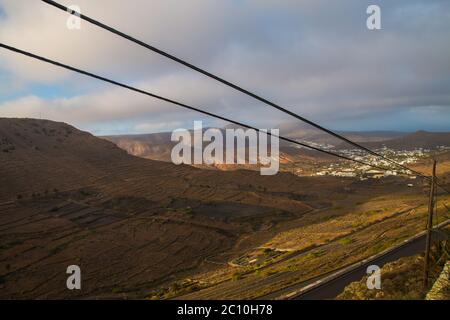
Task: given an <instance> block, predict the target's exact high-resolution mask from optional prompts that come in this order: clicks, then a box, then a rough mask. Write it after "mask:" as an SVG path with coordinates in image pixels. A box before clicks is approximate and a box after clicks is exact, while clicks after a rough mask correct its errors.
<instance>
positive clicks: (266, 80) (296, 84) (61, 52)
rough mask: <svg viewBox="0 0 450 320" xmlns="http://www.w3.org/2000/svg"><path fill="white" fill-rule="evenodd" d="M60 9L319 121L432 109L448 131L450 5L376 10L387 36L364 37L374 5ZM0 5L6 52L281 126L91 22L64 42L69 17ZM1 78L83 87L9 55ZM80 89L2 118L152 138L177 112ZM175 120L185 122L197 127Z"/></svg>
mask: <svg viewBox="0 0 450 320" xmlns="http://www.w3.org/2000/svg"><path fill="white" fill-rule="evenodd" d="M61 2H62V3H64V4H73V3H74V2H75V3H76V4H78V5H79V6H80V7H81V9H82V11H83V12H84V13H86V14H87V15H92V16H94V17H98V19H99V20H102V21H105V22H107V23H110V24H112V25H114V26H116V27H117V28H119V29H122V30H124V31H126V32H129V33H131V34H133V35H136V37H138V38H140V39H143V40H145V41H148V42H150V43H152V44H154V45H155V46H158V47H161V48H163V49H165V50H168V51H169V52H172V53H174V54H176V55H179V56H182V57H185V58H186V59H187V60H189V61H191V62H193V63H195V64H197V65H200V66H202V67H205V68H208V69H210V70H212V71H214V72H216V73H218V74H220V75H223V76H224V77H225V78H227V79H229V80H232V81H235V82H238V83H240V84H242V85H243V86H245V87H247V88H250V89H252V90H255V91H256V92H259V93H262V94H263V95H264V96H267V97H268V98H271V99H274V100H276V101H278V102H280V103H282V104H283V105H286V106H287V107H289V108H290V109H292V110H294V111H297V112H299V113H301V114H303V115H306V116H309V117H312V118H313V119H315V120H319V121H322V122H325V123H334V122H336V123H339V121H341V120H342V121H343V123H348V120H349V119H362V121H364V119H365V118H371V117H380V115H382V114H386V115H389V114H393V115H394V114H398V112H399V111H402V110H410V111H411V110H413V109H414V110H420V109H421V108H423V110H429V108H430V107H435V109H433V110H438V112H437V113H436V115H435V117H437V118H442V117H447V118H448V119H449V120H450V42H449V41H448V38H449V35H450V2H449V1H438V0H422V1H418V0H408V1H406V0H399V1H386V0H385V1H377V3H378V4H379V5H380V6H381V8H382V27H383V29H382V30H381V31H375V32H370V31H368V30H367V29H366V27H365V19H366V13H365V9H366V7H367V5H368V4H370V2H369V1H361V0H351V1H324V0H319V1H317V0H315V1H312V0H308V1H268V0H258V1H257V0H248V1H209V0H189V1H177V0H170V1H167V0H164V1H163V0H161V1H156V0H152V1H144V0H134V1H129V2H128V3H131V5H129V6H127V7H124V2H123V1H119V0H108V1H100V0H99V1H87V0H84V1H81V0H79V1H61ZM0 6H1V7H2V8H3V10H4V12H5V14H6V17H5V18H3V19H2V20H0V39H1V41H2V42H3V41H4V42H6V43H10V44H13V45H17V46H18V47H21V48H26V49H29V50H31V51H33V52H36V53H40V54H44V55H46V56H49V57H52V58H55V59H57V60H62V61H64V62H67V63H71V64H74V65H76V66H79V67H83V68H86V69H89V70H92V71H95V72H99V73H102V74H105V75H108V76H111V77H115V78H119V79H124V80H126V81H129V82H131V83H136V84H138V85H139V86H141V87H142V86H143V87H144V88H146V89H149V90H153V91H155V92H157V93H164V94H166V95H168V96H170V97H174V98H177V99H182V100H183V101H186V102H188V103H192V104H196V105H200V106H205V107H207V108H208V109H209V110H211V111H214V112H217V113H221V114H225V115H233V116H235V117H236V118H238V119H239V120H242V119H243V118H245V119H246V120H247V121H246V122H249V123H253V124H261V125H267V123H268V122H269V121H267V119H270V120H271V121H272V122H273V124H274V125H276V124H277V123H278V122H280V121H284V120H286V117H284V116H282V115H280V114H279V113H277V112H275V111H270V110H266V109H264V111H262V110H263V109H262V108H263V107H261V106H260V105H258V104H257V103H255V101H252V100H251V99H248V98H246V97H242V96H240V95H237V94H236V93H234V92H233V91H232V90H229V89H227V88H223V87H221V86H219V85H217V84H215V83H211V81H210V80H207V79H205V78H204V77H202V76H199V75H195V74H192V73H189V72H188V71H187V70H186V69H185V68H183V67H181V66H177V65H175V64H174V63H171V62H169V61H167V60H164V59H163V58H160V57H158V56H156V55H154V54H151V53H149V52H147V51H145V50H143V49H141V48H138V47H136V46H134V45H132V44H130V43H127V42H126V41H124V40H121V39H117V38H115V37H114V36H112V35H111V34H108V33H107V32H105V31H101V30H99V29H96V28H95V27H92V26H89V25H87V24H86V23H83V24H82V29H81V30H80V31H69V30H67V29H66V28H65V23H66V19H67V16H66V15H65V14H64V13H62V12H59V11H57V10H55V9H52V8H50V7H48V6H46V5H43V4H41V3H40V2H39V1H33V2H30V1H24V0H19V1H17V0H15V1H13V0H0ZM33 13H34V14H33ZM0 67H3V68H5V69H6V70H8V72H9V73H10V74H11V75H12V79H13V80H15V81H18V82H25V83H28V84H30V83H47V84H52V83H57V84H61V83H62V82H63V83H67V84H68V85H70V83H71V82H75V81H77V82H78V81H81V80H80V77H79V76H73V75H72V74H70V73H68V72H65V71H61V70H57V69H55V68H53V67H48V66H45V65H42V64H39V63H36V62H33V61H29V60H27V59H24V58H20V57H16V56H14V55H11V54H6V53H4V52H0ZM82 81H83V83H82V84H81V85H80V87H81V89H80V94H79V97H71V98H67V99H66V98H63V97H62V98H57V99H51V100H47V99H40V98H36V97H33V95H34V94H30V96H29V97H23V98H21V100H16V101H8V102H4V103H3V105H0V115H4V116H9V115H14V114H16V115H17V116H19V115H20V116H23V115H29V116H32V115H36V114H37V113H42V112H44V111H45V110H46V111H45V112H46V113H47V114H51V116H52V117H54V118H58V120H64V121H68V122H76V123H79V124H89V125H92V126H95V123H103V124H104V123H107V122H108V121H116V120H124V121H135V122H136V123H137V122H139V123H141V124H142V123H145V124H146V125H147V126H148V128H151V127H152V123H153V124H157V123H160V122H161V121H166V119H167V121H168V122H173V121H170V119H171V118H172V120H173V117H174V112H176V111H178V110H177V109H173V108H172V109H171V111H170V112H171V113H169V115H170V116H167V114H166V112H167V110H169V109H168V108H167V106H164V107H163V106H162V104H160V103H158V102H152V101H148V98H144V97H136V95H135V94H129V93H126V92H123V91H122V90H121V89H114V88H109V87H101V89H100V90H99V92H97V93H95V94H92V93H89V92H92V91H91V90H89V87H90V86H97V85H98V84H97V83H96V82H95V81H93V80H92V81H91V80H89V81H87V80H82ZM83 86H84V89H85V91H86V92H83V90H82V88H83ZM11 90H12V89H11ZM0 94H2V93H1V91H0ZM68 110H70V112H68ZM255 115H257V117H256V116H255ZM179 116H180V117H183V119H182V120H181V121H185V120H186V119H187V118H189V117H194V116H191V115H190V114H187V113H185V114H180V115H179ZM197 118H198V117H197ZM136 119H138V120H136ZM430 121H433V120H432V119H431V120H430ZM139 123H137V124H136V125H139ZM449 123H450V121H449ZM421 125H423V124H421ZM430 125H431V126H432V124H430ZM141 127H145V125H142V126H141ZM449 130H450V128H449Z"/></svg>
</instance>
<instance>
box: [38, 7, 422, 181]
mask: <svg viewBox="0 0 450 320" xmlns="http://www.w3.org/2000/svg"><path fill="white" fill-rule="evenodd" d="M41 1H43V2H45V3H47V4H49V5H51V6H53V7H55V8H58V9H60V10H62V11H65V12H67V13H69V14H72V15H76V16H77V17H79V18H81V19H83V20H85V21H87V22H89V23H91V24H93V25H95V26H97V27H100V28H102V29H105V30H107V31H109V32H112V33H113V34H115V35H117V36H119V37H122V38H124V39H127V40H129V41H131V42H134V43H135V44H137V45H139V46H141V47H144V48H146V49H148V50H151V51H153V52H155V53H157V54H160V55H162V56H164V57H166V58H168V59H170V60H172V61H175V62H177V63H180V64H182V65H184V66H186V67H188V68H190V69H192V70H195V71H197V72H199V73H201V74H203V75H205V76H207V77H209V78H212V79H214V80H216V81H219V82H221V83H223V84H225V85H227V86H229V87H231V88H233V89H235V90H237V91H240V92H241V93H244V94H246V95H248V96H250V97H252V98H254V99H256V100H259V101H260V102H263V103H264V104H266V105H269V106H271V107H273V108H275V109H277V110H279V111H282V112H284V113H286V114H288V115H290V116H292V117H294V118H296V119H298V120H300V121H303V122H305V123H307V124H309V125H311V126H313V127H315V128H316V129H319V130H321V131H324V132H326V133H328V134H330V135H332V136H334V137H335V138H338V139H340V140H342V141H344V142H346V143H348V144H350V145H352V146H354V147H356V148H358V149H361V150H364V151H366V152H368V153H370V154H371V155H373V156H376V157H379V158H382V159H384V160H386V161H388V162H390V163H392V164H394V165H396V166H398V167H401V168H403V169H405V170H409V171H411V172H414V173H415V174H416V175H420V176H422V177H425V175H423V174H422V173H420V172H418V171H415V170H412V169H410V168H408V167H406V166H404V165H403V164H401V163H398V162H396V161H394V160H392V159H390V158H388V157H385V156H383V155H382V154H379V153H377V152H375V151H373V150H370V149H369V148H367V147H364V146H362V145H360V144H358V143H356V142H354V141H352V140H350V139H348V138H346V137H344V136H343V135H341V134H339V133H336V132H334V131H332V130H330V129H327V128H325V127H323V126H321V125H319V124H317V123H315V122H313V121H311V120H308V119H306V118H304V117H302V116H300V115H298V114H296V113H294V112H293V111H290V110H288V109H286V108H283V107H281V106H280V105H278V104H276V103H274V102H272V101H269V100H267V99H266V98H263V97H261V96H260V95H257V94H255V93H253V92H251V91H249V90H247V89H244V88H242V87H241V86H239V85H237V84H234V83H232V82H230V81H227V80H225V79H223V78H221V77H219V76H217V75H215V74H212V73H210V72H208V71H206V70H204V69H202V68H200V67H197V66H195V65H193V64H191V63H189V62H187V61H185V60H183V59H180V58H178V57H176V56H174V55H172V54H170V53H167V52H165V51H163V50H161V49H158V48H156V47H154V46H152V45H150V44H148V43H145V42H143V41H141V40H138V39H136V38H134V37H132V36H130V35H128V34H126V33H124V32H122V31H119V30H117V29H115V28H113V27H111V26H108V25H106V24H104V23H102V22H100V21H98V20H95V19H93V18H90V17H88V16H86V15H84V14H81V13H80V12H76V11H75V10H71V9H70V8H68V7H66V6H64V5H62V4H60V3H57V2H55V1H52V0H41ZM428 179H429V177H428Z"/></svg>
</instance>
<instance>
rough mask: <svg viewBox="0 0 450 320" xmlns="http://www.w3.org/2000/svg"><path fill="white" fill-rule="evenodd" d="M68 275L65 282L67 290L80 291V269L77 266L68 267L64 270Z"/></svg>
mask: <svg viewBox="0 0 450 320" xmlns="http://www.w3.org/2000/svg"><path fill="white" fill-rule="evenodd" d="M66 273H67V274H70V276H69V277H67V280H66V287H67V289H69V290H81V269H80V267H79V266H77V265H74V264H73V265H70V266H68V267H67V270H66Z"/></svg>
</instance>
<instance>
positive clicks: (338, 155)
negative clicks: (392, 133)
mask: <svg viewBox="0 0 450 320" xmlns="http://www.w3.org/2000/svg"><path fill="white" fill-rule="evenodd" d="M0 47H2V48H4V49H7V50H9V51H13V52H16V53H19V54H22V55H25V56H28V57H30V58H34V59H37V60H40V61H43V62H46V63H49V64H52V65H55V66H58V67H61V68H64V69H67V70H71V71H74V72H77V73H80V74H83V75H85V76H88V77H91V78H95V79H97V80H101V81H104V82H107V83H110V84H113V85H116V86H119V87H122V88H125V89H128V90H131V91H134V92H138V93H141V94H144V95H146V96H150V97H153V98H155V99H158V100H162V101H165V102H168V103H171V104H174V105H177V106H180V107H183V108H186V109H189V110H192V111H196V112H199V113H202V114H205V115H207V116H210V117H213V118H216V119H220V120H223V121H227V122H229V123H233V124H235V125H238V126H241V127H245V128H248V129H253V130H256V131H258V132H264V133H266V134H267V135H269V136H274V137H277V138H279V139H282V140H284V141H287V142H290V143H293V144H296V145H300V146H302V147H305V148H308V149H312V150H315V151H319V152H321V153H325V154H328V155H331V156H334V157H338V158H341V159H344V160H348V161H353V162H356V163H359V164H362V165H366V166H369V167H372V168H375V169H378V170H383V171H387V170H390V169H388V168H384V167H380V166H376V165H373V164H370V163H366V162H364V161H361V160H356V159H352V158H350V157H346V156H343V155H341V154H338V153H334V152H331V151H328V150H323V149H321V148H317V147H314V146H311V145H308V144H305V143H302V142H299V141H296V140H294V139H291V138H287V137H283V136H278V135H274V134H272V133H270V132H266V131H263V130H261V129H258V128H256V127H253V126H250V125H247V124H245V123H242V122H238V121H235V120H232V119H230V118H226V117H223V116H220V115H217V114H214V113H212V112H208V111H205V110H202V109H199V108H196V107H193V106H190V105H187V104H185V103H182V102H179V101H175V100H172V99H169V98H166V97H163V96H160V95H157V94H153V93H151V92H148V91H145V90H142V89H139V88H136V87H133V86H130V85H127V84H124V83H121V82H118V81H115V80H111V79H108V78H105V77H102V76H99V75H96V74H94V73H90V72H88V71H84V70H82V69H79V68H75V67H72V66H69V65H66V64H63V63H61V62H58V61H54V60H51V59H48V58H45V57H42V56H39V55H36V54H33V53H31V52H28V51H24V50H21V49H18V48H15V47H12V46H9V45H6V44H4V43H0Z"/></svg>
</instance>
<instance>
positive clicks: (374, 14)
mask: <svg viewBox="0 0 450 320" xmlns="http://www.w3.org/2000/svg"><path fill="white" fill-rule="evenodd" d="M366 13H367V14H368V15H369V17H368V18H367V20H366V26H367V29H369V30H380V29H381V8H380V6H377V5H376V4H372V5H370V6H368V7H367V10H366Z"/></svg>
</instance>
